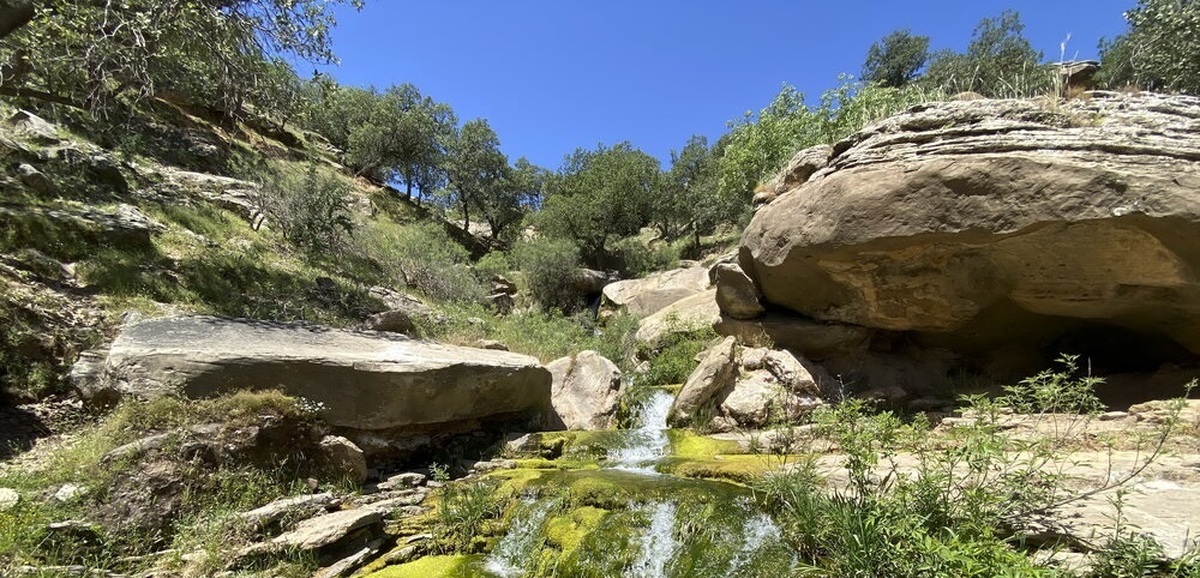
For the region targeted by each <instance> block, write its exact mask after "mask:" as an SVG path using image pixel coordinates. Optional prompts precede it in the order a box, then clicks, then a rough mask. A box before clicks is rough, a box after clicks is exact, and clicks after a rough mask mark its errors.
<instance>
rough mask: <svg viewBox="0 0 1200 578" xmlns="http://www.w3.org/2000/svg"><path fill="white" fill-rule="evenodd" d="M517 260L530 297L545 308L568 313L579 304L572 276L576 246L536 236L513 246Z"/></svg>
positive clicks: (577, 255) (575, 258) (576, 269)
mask: <svg viewBox="0 0 1200 578" xmlns="http://www.w3.org/2000/svg"><path fill="white" fill-rule="evenodd" d="M516 255H517V263H519V264H520V267H521V272H522V273H524V274H525V284H526V286H527V287H528V288H529V294H530V297H532V298H533V300H534V301H535V302H537V304H538V305H540V306H541V307H542V309H544V310H546V311H554V310H557V311H560V312H563V313H571V312H573V311H575V310H576V309H578V308H579V307H580V305H581V304H582V303H581V299H580V297H581V296H580V293H579V291H578V290H577V289H576V288H575V287H574V282H573V281H574V278H575V275H576V274H577V273H578V271H579V266H580V265H579V249H577V248H576V247H575V245H574V244H573V243H572V242H570V241H567V240H565V239H550V238H538V239H533V240H530V241H525V242H523V243H521V244H519V245H517V247H516Z"/></svg>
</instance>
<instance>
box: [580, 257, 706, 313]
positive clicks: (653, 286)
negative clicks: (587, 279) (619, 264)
mask: <svg viewBox="0 0 1200 578" xmlns="http://www.w3.org/2000/svg"><path fill="white" fill-rule="evenodd" d="M708 285H709V280H708V270H707V269H706V268H704V267H687V268H683V269H673V270H670V271H663V272H661V273H654V274H651V275H647V276H646V277H643V278H641V279H628V280H625V281H617V282H615V283H610V284H608V285H606V286H605V287H604V302H605V305H606V306H608V307H611V308H613V309H616V310H623V311H627V312H629V313H630V314H632V315H636V316H638V317H645V316H647V315H652V314H654V313H656V312H658V311H661V310H662V309H663V308H664V307H667V306H668V305H671V304H672V303H675V302H677V301H679V300H680V299H684V298H686V297H691V296H692V295H696V294H698V293H701V292H703V291H704V290H706V289H708Z"/></svg>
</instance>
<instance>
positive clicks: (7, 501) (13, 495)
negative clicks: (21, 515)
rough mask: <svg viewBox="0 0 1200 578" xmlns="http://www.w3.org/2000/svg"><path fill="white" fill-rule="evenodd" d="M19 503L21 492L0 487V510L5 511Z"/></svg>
mask: <svg viewBox="0 0 1200 578" xmlns="http://www.w3.org/2000/svg"><path fill="white" fill-rule="evenodd" d="M20 503H21V494H19V493H17V491H16V490H14V489H12V488H0V512H7V511H8V510H11V509H13V508H15V507H16V506H17V504H20Z"/></svg>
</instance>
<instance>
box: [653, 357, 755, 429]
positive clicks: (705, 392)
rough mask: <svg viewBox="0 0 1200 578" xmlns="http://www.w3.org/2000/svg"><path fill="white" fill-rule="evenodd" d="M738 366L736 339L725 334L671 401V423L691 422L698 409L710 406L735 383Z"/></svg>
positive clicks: (683, 423) (682, 423) (676, 424)
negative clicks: (722, 391) (716, 397)
mask: <svg viewBox="0 0 1200 578" xmlns="http://www.w3.org/2000/svg"><path fill="white" fill-rule="evenodd" d="M737 369H738V362H737V340H736V339H734V338H732V337H726V338H725V339H723V340H722V341H721V342H720V343H717V344H716V345H713V346H712V347H709V348H708V349H707V350H706V351H705V353H704V358H703V360H702V361H700V365H698V366H697V367H696V369H695V370H693V371H692V373H691V375H689V376H688V379H687V382H685V383H684V384H683V388H682V389H680V390H679V395H678V396H676V397H675V402H674V403H672V404H671V411H670V413H669V414H667V416H668V421H669V423H670V424H671V425H674V426H680V425H687V424H689V423H691V421H692V420H693V418H694V417H695V415H696V412H697V411H698V410H700V409H701V408H703V407H705V406H706V405H709V404H710V402H711V401H712V399H713V397H714V396H716V395H717V393H718V392H720V391H721V390H723V389H725V388H727V387H730V386H732V385H733V382H734V380H735V379H736V377H737V375H736V373H737Z"/></svg>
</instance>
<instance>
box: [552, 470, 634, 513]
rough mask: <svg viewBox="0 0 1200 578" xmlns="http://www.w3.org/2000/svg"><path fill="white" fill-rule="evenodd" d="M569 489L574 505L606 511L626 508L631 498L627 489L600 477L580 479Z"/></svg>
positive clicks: (573, 482)
mask: <svg viewBox="0 0 1200 578" xmlns="http://www.w3.org/2000/svg"><path fill="white" fill-rule="evenodd" d="M567 488H568V491H569V492H570V499H571V503H572V504H578V505H587V506H595V507H598V508H604V509H614V508H621V507H624V506H625V504H626V503H628V502H629V500H630V497H631V496H630V494H629V491H628V489H627V488H626V487H624V486H621V485H620V484H618V483H616V482H614V481H611V480H607V479H603V478H599V477H580V478H578V479H576V480H574V481H572V482H571V483H570V485H569V486H567Z"/></svg>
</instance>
